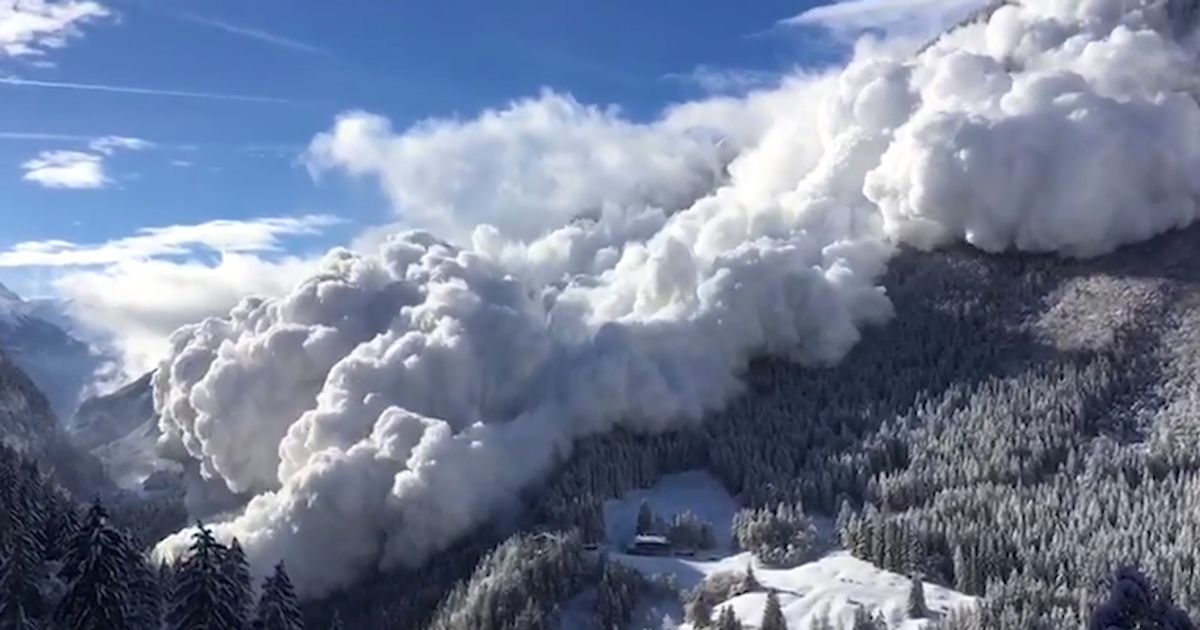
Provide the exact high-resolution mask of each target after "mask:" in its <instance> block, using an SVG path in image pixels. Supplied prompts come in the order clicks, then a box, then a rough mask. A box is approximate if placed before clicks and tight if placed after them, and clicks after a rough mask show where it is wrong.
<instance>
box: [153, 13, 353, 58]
mask: <svg viewBox="0 0 1200 630" xmlns="http://www.w3.org/2000/svg"><path fill="white" fill-rule="evenodd" d="M175 15H176V17H178V18H180V19H182V20H187V21H188V22H193V23H195V24H202V25H204V26H209V27H212V28H215V29H218V30H221V31H225V32H226V33H229V34H230V35H236V36H238V37H243V38H245V39H252V40H256V41H259V42H262V43H264V44H269V45H271V46H275V47H277V48H285V49H287V50H292V51H295V52H301V53H307V54H310V55H332V54H333V53H331V52H330V51H328V50H326V49H324V48H321V47H319V46H314V45H312V44H307V43H305V42H302V41H299V40H295V39H292V38H290V37H285V36H283V35H278V34H275V33H271V32H268V31H264V30H260V29H256V28H248V27H245V26H239V25H237V24H230V23H229V22H223V21H221V20H215V19H213V18H209V17H204V16H202V15H196V14H194V13H178V14H175Z"/></svg>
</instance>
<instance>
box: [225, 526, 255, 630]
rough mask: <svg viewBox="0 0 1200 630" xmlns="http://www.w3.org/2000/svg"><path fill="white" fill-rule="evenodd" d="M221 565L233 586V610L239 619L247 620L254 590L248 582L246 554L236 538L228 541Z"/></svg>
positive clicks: (248, 573)
mask: <svg viewBox="0 0 1200 630" xmlns="http://www.w3.org/2000/svg"><path fill="white" fill-rule="evenodd" d="M222 565H223V566H224V568H225V573H226V574H227V575H228V576H229V581H230V583H231V584H232V585H233V608H234V610H236V611H237V613H238V615H239V616H240V618H241V619H243V620H245V619H248V618H249V617H250V608H251V606H252V605H253V600H254V590H253V584H252V583H251V580H250V563H249V562H247V561H246V552H245V551H243V550H242V545H241V543H239V542H238V539H237V538H234V539H233V540H232V541H230V543H229V548H228V549H226V550H225V553H224V559H223V561H222Z"/></svg>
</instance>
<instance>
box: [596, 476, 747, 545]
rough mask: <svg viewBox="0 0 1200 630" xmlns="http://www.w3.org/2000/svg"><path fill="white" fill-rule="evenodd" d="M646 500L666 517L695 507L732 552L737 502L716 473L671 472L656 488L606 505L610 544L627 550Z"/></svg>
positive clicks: (640, 491) (660, 514)
mask: <svg viewBox="0 0 1200 630" xmlns="http://www.w3.org/2000/svg"><path fill="white" fill-rule="evenodd" d="M642 501H645V502H646V503H648V504H649V505H650V509H651V510H653V511H654V513H655V514H656V515H658V516H659V517H661V518H663V519H664V520H670V518H671V517H672V516H674V515H676V514H679V513H682V512H686V511H688V510H691V511H692V512H694V513H695V514H696V515H697V516H699V517H700V518H701V519H703V520H705V521H708V522H709V523H712V526H713V533H715V534H716V536H717V543H718V545H719V547H718V549H720V550H725V551H728V549H729V543H730V541H731V535H732V531H733V530H732V527H733V515H734V513H735V512H737V509H738V507H737V503H736V502H735V501H734V500H733V498H732V497H730V496H729V493H728V492H725V488H723V487H722V486H721V484H720V482H718V481H717V480H716V479H714V478H713V476H712V475H710V474H708V473H707V472H705V471H701V470H693V471H688V472H685V473H680V474H676V475H667V476H665V477H663V478H662V480H660V481H659V482H658V483H657V484H655V485H654V486H653V487H650V488H646V489H644V490H635V491H633V492H630V493H627V494H626V495H625V496H623V497H621V498H620V499H615V500H612V501H607V502H605V504H604V523H605V526H606V531H607V532H608V540H609V543H610V544H612V545H613V546H614V547H616V548H620V549H624V548H625V547H627V546H628V545H629V543H631V542H633V539H634V536H635V535H636V534H637V514H638V508H640V507H641V504H642Z"/></svg>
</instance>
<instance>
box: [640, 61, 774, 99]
mask: <svg viewBox="0 0 1200 630" xmlns="http://www.w3.org/2000/svg"><path fill="white" fill-rule="evenodd" d="M664 78H666V79H671V80H674V81H680V82H683V83H688V84H690V85H694V86H696V87H698V88H700V89H701V90H703V91H704V92H707V93H709V94H739V93H744V92H749V91H750V90H754V89H757V88H765V87H769V86H771V85H772V84H775V83H778V82H779V81H780V80H781V78H782V77H781V76H780V75H779V74H778V73H775V72H766V71H763V70H750V69H745V68H717V67H714V66H708V65H703V64H701V65H699V66H696V67H695V68H692V70H691V71H690V72H685V73H676V74H668V75H666V76H665V77H664Z"/></svg>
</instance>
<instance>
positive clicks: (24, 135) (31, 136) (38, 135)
mask: <svg viewBox="0 0 1200 630" xmlns="http://www.w3.org/2000/svg"><path fill="white" fill-rule="evenodd" d="M96 139H97V138H96V137H95V136H83V135H78V134H70V133H43V132H38V131H0V140H16V141H22V142H24V141H33V142H91V141H93V140H96Z"/></svg>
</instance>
